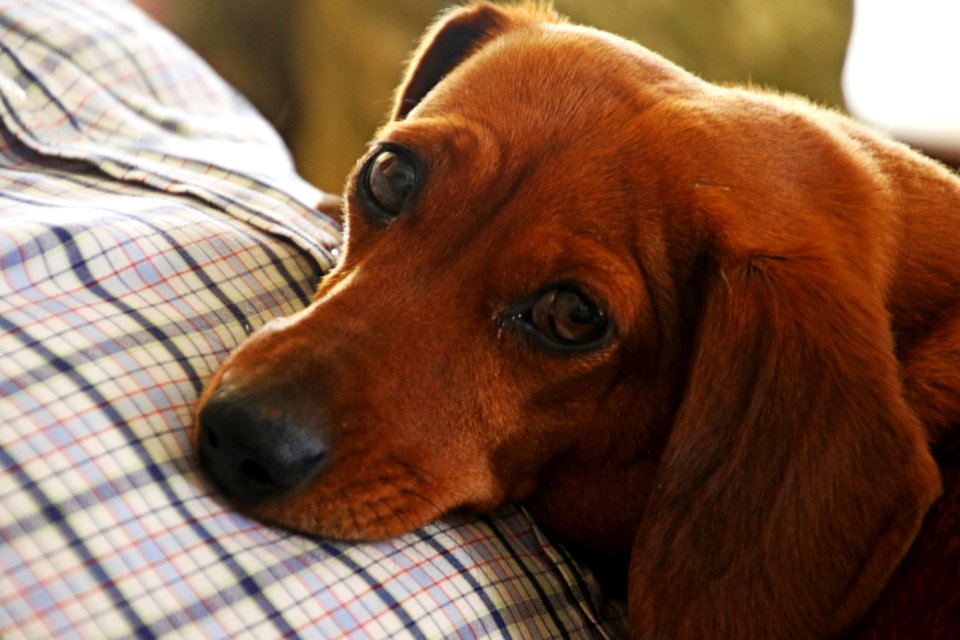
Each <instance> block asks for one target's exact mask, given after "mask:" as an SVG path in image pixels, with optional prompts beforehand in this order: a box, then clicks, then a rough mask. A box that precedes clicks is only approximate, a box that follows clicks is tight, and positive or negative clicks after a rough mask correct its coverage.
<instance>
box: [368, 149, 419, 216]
mask: <svg viewBox="0 0 960 640" xmlns="http://www.w3.org/2000/svg"><path fill="white" fill-rule="evenodd" d="M362 175H363V184H362V188H363V190H364V193H365V195H366V196H367V199H368V200H369V201H370V202H371V204H373V205H374V206H375V207H376V208H377V209H379V210H380V212H381V213H383V214H384V215H386V216H389V217H391V218H392V217H395V216H397V215H399V214H400V211H402V210H403V205H404V203H405V202H406V200H407V196H409V195H410V192H411V191H413V188H414V186H415V185H416V182H417V165H416V163H415V162H414V160H413V158H411V157H410V155H409V154H408V153H406V152H405V151H402V150H399V149H384V150H383V151H381V152H380V153H378V154H377V155H375V156H373V157H372V158H371V159H370V160H368V161H367V166H366V167H365V169H364V171H363V174H362Z"/></svg>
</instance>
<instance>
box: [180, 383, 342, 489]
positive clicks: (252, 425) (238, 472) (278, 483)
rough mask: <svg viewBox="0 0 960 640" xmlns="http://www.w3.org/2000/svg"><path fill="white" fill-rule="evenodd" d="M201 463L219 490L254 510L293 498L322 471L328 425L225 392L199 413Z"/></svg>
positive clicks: (235, 392) (222, 390)
mask: <svg viewBox="0 0 960 640" xmlns="http://www.w3.org/2000/svg"><path fill="white" fill-rule="evenodd" d="M198 418H199V426H200V433H199V437H198V439H197V440H198V444H199V452H198V453H199V461H200V466H201V469H202V470H203V472H204V473H205V474H206V475H207V477H208V478H210V479H211V480H212V481H213V483H214V484H215V485H217V486H218V487H219V488H220V489H222V490H223V491H224V492H225V493H227V494H228V495H230V496H232V497H234V498H236V499H237V500H238V501H240V502H243V503H246V504H249V505H255V504H257V503H260V502H262V501H264V500H267V499H270V498H275V497H279V496H282V495H284V494H287V493H290V492H292V491H293V490H295V489H296V488H297V487H300V486H302V485H303V484H305V483H306V482H308V481H309V480H310V479H311V478H313V477H314V476H315V475H316V474H317V473H319V471H320V470H321V469H322V468H323V463H324V462H325V461H326V459H327V457H328V454H329V451H328V446H327V442H326V438H325V437H324V435H323V425H322V424H316V425H304V424H303V423H301V422H299V421H298V420H296V419H294V418H293V417H291V416H290V415H289V414H288V413H286V412H284V411H281V410H277V409H276V408H275V406H273V405H271V404H267V403H264V404H263V405H261V404H259V403H258V402H256V401H255V400H254V399H253V398H251V397H250V396H245V395H242V394H240V393H239V392H237V391H236V390H235V389H231V388H228V387H226V388H225V387H221V388H219V389H218V390H217V391H215V392H214V393H213V394H212V395H211V397H210V398H209V399H208V401H207V403H206V404H205V405H204V407H203V408H202V409H201V410H200V415H199V416H198Z"/></svg>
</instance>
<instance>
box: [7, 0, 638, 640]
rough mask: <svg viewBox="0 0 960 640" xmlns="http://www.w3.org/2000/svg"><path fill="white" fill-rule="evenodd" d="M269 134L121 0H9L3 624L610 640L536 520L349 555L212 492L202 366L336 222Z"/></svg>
mask: <svg viewBox="0 0 960 640" xmlns="http://www.w3.org/2000/svg"><path fill="white" fill-rule="evenodd" d="M318 197H319V194H318V192H317V191H316V190H314V189H313V188H312V187H310V186H309V185H307V184H305V183H304V182H303V181H302V180H301V179H299V178H298V177H297V175H296V174H295V172H294V169H293V166H292V163H291V161H290V158H289V156H288V154H287V152H286V150H285V149H284V147H283V145H282V144H281V143H280V141H279V140H278V138H277V136H276V134H275V133H274V132H273V130H272V129H271V128H270V127H269V126H268V125H267V124H266V123H264V122H263V121H262V120H261V119H260V117H259V116H258V115H257V114H256V113H255V112H254V111H253V110H252V109H251V108H250V107H249V106H248V105H247V104H246V102H245V101H244V100H243V99H242V98H240V97H239V96H237V94H236V93H235V92H234V91H233V90H231V89H230V88H229V87H228V86H226V85H225V84H224V83H223V81H222V80H220V79H219V78H218V77H217V76H216V75H215V74H214V73H213V72H211V71H210V69H209V68H208V67H207V66H206V65H205V64H204V63H203V62H202V61H201V60H199V59H198V58H197V57H196V56H195V55H194V54H193V53H192V52H190V51H189V50H187V49H186V48H185V47H184V46H183V45H182V44H181V43H180V42H179V41H177V40H176V39H175V38H173V37H172V36H171V35H170V34H168V33H166V32H165V31H163V30H162V29H160V28H159V27H157V26H156V25H155V24H153V23H152V22H150V21H149V19H148V18H146V17H145V16H144V15H143V14H141V13H140V12H139V11H138V10H137V9H135V8H134V7H132V6H129V5H127V4H124V3H122V2H120V1H119V0H29V2H28V1H26V0H0V636H2V637H3V638H5V639H7V640H13V639H16V638H96V639H101V638H127V637H136V638H157V637H169V638H174V637H183V638H240V637H255V638H261V639H262V638H274V637H304V638H308V637H312V638H333V637H343V636H352V637H371V638H382V637H387V636H390V637H395V636H402V637H414V638H438V637H464V638H465V637H480V636H494V637H501V636H502V637H512V636H515V637H529V638H546V637H609V636H616V635H620V634H622V633H623V617H622V610H618V609H617V608H616V607H610V606H609V605H604V604H603V603H602V601H601V600H600V599H599V595H598V593H597V591H596V589H595V588H593V586H592V583H591V582H590V581H589V579H588V578H587V577H586V575H585V574H584V573H582V572H581V571H580V569H579V568H578V567H577V565H576V564H575V563H574V562H573V560H572V559H571V558H570V557H569V556H568V555H567V553H566V552H565V551H564V550H563V549H561V548H559V547H556V546H554V545H553V544H551V543H550V542H549V541H548V540H546V539H545V538H544V537H543V536H542V534H541V533H540V532H539V531H538V530H537V529H536V527H535V526H534V525H533V523H532V522H531V520H530V518H529V517H528V515H527V514H526V513H525V512H523V511H521V510H519V509H517V508H508V509H505V510H503V511H502V512H501V513H499V514H498V515H496V516H494V517H491V518H486V519H480V520H473V521H469V522H455V521H452V520H445V521H441V522H438V523H435V524H432V525H430V526H427V527H425V528H424V529H422V530H420V531H418V532H415V533H412V534H410V535H407V536H403V537H400V538H397V539H394V540H388V541H384V542H380V543H370V544H346V543H340V542H332V541H326V540H318V539H311V538H307V537H303V536H298V535H293V534H290V533H288V532H284V531H280V530H277V529H273V528H270V527H267V526H265V525H262V524H260V523H257V522H253V521H250V520H247V519H246V518H244V517H243V516H241V515H239V514H237V513H235V512H232V511H231V510H229V508H227V507H225V506H224V505H223V504H222V503H221V502H220V501H218V499H217V497H216V496H215V495H211V494H210V493H208V492H207V490H206V489H205V488H204V486H203V484H202V483H201V482H200V481H199V479H198V477H197V475H196V471H195V468H194V464H193V459H192V455H191V451H190V447H189V444H188V440H187V429H188V425H189V424H190V421H191V411H192V405H193V404H194V402H195V400H196V398H197V396H198V393H199V391H200V389H201V385H202V381H203V380H204V379H205V378H206V377H207V376H208V375H209V374H210V373H211V372H212V371H213V370H214V369H215V368H216V367H217V365H218V363H219V362H220V361H221V360H222V359H223V358H224V356H225V355H226V354H227V353H228V352H229V351H230V350H231V349H232V348H233V347H235V346H236V345H237V344H238V343H239V342H240V341H241V340H243V339H244V338H245V337H246V336H247V335H248V334H249V333H250V332H251V331H253V330H255V329H256V328H257V327H259V326H261V325H262V324H263V323H265V322H266V321H268V320H269V319H271V318H273V317H276V316H278V315H282V314H288V313H290V312H292V311H295V310H296V309H299V308H302V307H303V306H304V305H306V304H307V303H308V301H309V298H310V295H311V291H312V290H313V288H314V286H315V284H316V282H317V280H318V278H319V277H320V276H321V275H322V273H323V272H324V271H325V270H327V269H328V268H329V267H330V266H331V264H332V263H333V261H334V259H335V252H336V246H337V243H338V240H339V237H338V233H339V231H338V229H337V228H336V226H335V225H333V224H332V223H331V222H330V221H329V220H326V219H325V218H323V217H322V216H320V215H319V214H317V213H316V212H315V211H314V210H313V208H312V207H311V203H313V202H316V201H317V199H318Z"/></svg>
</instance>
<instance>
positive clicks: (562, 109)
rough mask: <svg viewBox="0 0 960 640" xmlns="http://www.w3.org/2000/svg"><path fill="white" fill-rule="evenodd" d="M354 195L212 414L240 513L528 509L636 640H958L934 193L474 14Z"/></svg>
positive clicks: (509, 19) (626, 67) (805, 120)
mask: <svg viewBox="0 0 960 640" xmlns="http://www.w3.org/2000/svg"><path fill="white" fill-rule="evenodd" d="M357 167H358V168H357V170H356V171H355V173H354V174H353V176H352V178H351V180H350V181H349V184H348V187H347V191H346V197H347V199H346V204H345V207H346V208H345V216H346V225H347V230H348V234H347V238H348V239H347V242H346V247H345V252H344V255H343V259H342V262H341V264H340V265H339V266H338V267H337V268H336V270H335V271H333V272H332V273H331V274H330V275H329V276H327V278H326V279H325V280H324V281H323V282H322V284H321V285H320V289H319V291H318V293H317V297H316V300H315V302H314V303H313V304H312V305H311V306H310V307H309V308H308V309H306V310H305V311H303V312H301V313H298V314H296V315H295V316H293V317H291V318H288V319H284V320H278V321H274V322H271V323H270V324H268V325H267V326H265V327H264V328H263V329H261V330H260V331H258V332H257V333H256V334H255V335H253V336H252V337H251V338H250V340H249V341H248V342H247V343H246V344H244V345H243V346H242V347H241V348H240V349H239V350H237V351H236V353H234V354H233V355H232V356H231V357H230V358H229V360H228V361H227V363H226V364H225V365H224V366H223V368H222V369H221V370H220V371H219V372H218V373H217V374H216V376H215V377H214V378H213V380H212V382H211V383H210V385H209V387H208V388H207V390H206V392H205V394H204V396H203V399H202V402H201V409H200V410H199V414H198V415H199V419H198V427H197V431H196V435H195V438H196V443H197V446H198V449H199V456H200V461H201V464H202V466H203V468H204V470H205V472H206V473H207V474H208V476H209V478H210V479H211V480H212V481H213V482H214V483H215V484H216V485H217V486H219V487H220V488H221V489H222V490H223V491H225V492H226V493H227V494H228V495H229V496H231V497H232V499H234V500H235V501H236V502H238V503H240V504H243V505H245V506H246V508H247V509H248V510H249V512H250V513H252V514H254V515H256V516H258V517H261V518H263V519H265V520H268V521H271V522H275V523H279V524H282V525H285V526H288V527H291V528H293V529H297V530H300V531H305V532H310V533H314V534H317V535H322V536H334V537H339V538H349V539H363V538H380V537H384V536H392V535H395V534H399V533H401V532H405V531H408V530H411V529H414V528H416V527H418V526H420V525H422V524H424V523H426V522H428V521H430V520H431V519H434V518H436V517H438V516H440V515H442V514H444V513H446V512H450V511H453V510H466V511H471V512H485V511H488V510H490V509H493V508H494V507H496V506H498V505H501V504H503V503H504V502H507V501H521V502H523V503H524V504H525V505H527V506H528V507H529V509H530V510H531V512H532V513H533V514H534V516H535V517H536V518H537V519H538V521H539V522H540V523H541V524H542V526H543V527H545V528H546V529H547V530H549V531H551V532H553V533H554V534H555V535H556V536H558V537H559V538H560V539H562V540H564V541H566V542H568V543H569V544H571V545H572V546H573V547H574V548H576V549H579V550H581V551H583V552H584V553H587V554H590V555H591V557H594V558H603V559H605V560H606V561H607V562H614V561H616V560H617V559H618V558H619V559H620V562H622V567H624V569H626V568H627V567H628V576H627V579H628V593H627V604H628V611H629V623H630V629H631V633H632V635H633V636H634V637H636V638H669V639H674V638H763V639H773V638H819V637H834V636H837V635H859V636H866V637H911V638H912V637H924V638H930V637H948V636H952V637H957V636H956V635H955V634H957V633H960V481H958V474H960V453H958V447H957V441H958V439H960V438H958V435H957V434H958V429H957V424H958V421H960V179H958V178H957V176H956V175H953V174H951V173H950V172H949V171H948V170H946V169H945V168H944V167H942V166H940V165H938V164H936V163H935V162H933V161H930V160H927V159H925V158H924V157H921V156H920V155H919V154H917V153H914V152H912V151H911V150H909V149H907V148H906V147H904V146H902V145H900V144H898V143H895V142H892V141H890V140H887V139H885V138H884V137H882V136H881V135H878V134H877V133H875V132H873V131H871V130H869V129H868V128H866V127H864V126H861V125H859V124H857V123H855V122H853V121H851V120H849V119H847V118H845V117H843V116H841V115H839V114H837V113H833V112H829V111H825V110H821V109H818V108H816V107H813V106H811V105H810V104H808V103H806V102H804V101H802V100H800V99H795V98H786V97H782V96H778V95H771V94H769V93H762V92H756V91H752V90H747V89H741V88H729V87H718V86H715V85H712V84H708V83H706V82H704V81H702V80H700V79H699V78H697V77H695V76H693V75H691V74H690V73H687V72H685V71H684V70H682V69H680V68H678V67H676V66H674V65H673V64H671V63H670V62H668V61H666V60H664V59H663V58H660V57H659V56H657V55H655V54H653V53H651V52H650V51H648V50H646V49H644V48H642V47H640V46H638V45H636V44H633V43H631V42H627V41H624V40H622V39H619V38H617V37H615V36H612V35H609V34H606V33H602V32H599V31H596V30H592V29H588V28H584V27H579V26H572V25H570V24H567V23H565V22H564V21H563V20H562V19H560V18H558V17H557V16H555V15H554V14H553V13H552V12H551V11H550V10H548V9H545V8H543V7H539V6H537V7H534V6H522V7H509V8H504V7H499V8H498V7H495V6H490V5H486V4H478V5H472V6H470V7H467V8H463V9H457V10H453V11H451V12H448V13H446V14H445V15H444V16H443V17H442V18H441V20H440V21H439V22H438V23H437V24H436V26H434V27H433V29H431V30H430V31H429V32H428V33H427V35H426V36H425V38H424V40H423V44H422V46H421V47H420V49H419V51H418V52H417V54H416V55H415V57H414V59H413V62H412V63H411V65H410V68H409V70H408V72H407V75H406V79H405V80H404V82H403V84H402V86H401V87H400V89H399V92H398V97H397V99H396V106H395V109H394V112H393V115H392V118H391V120H390V122H389V123H388V124H387V125H386V126H385V127H384V128H383V130H382V131H380V133H379V136H378V137H377V139H376V141H375V142H374V143H373V145H372V146H371V148H370V152H369V153H368V154H367V155H366V157H365V158H363V159H361V161H360V162H359V163H358V165H357ZM628 556H629V559H628ZM898 634H899V635H898Z"/></svg>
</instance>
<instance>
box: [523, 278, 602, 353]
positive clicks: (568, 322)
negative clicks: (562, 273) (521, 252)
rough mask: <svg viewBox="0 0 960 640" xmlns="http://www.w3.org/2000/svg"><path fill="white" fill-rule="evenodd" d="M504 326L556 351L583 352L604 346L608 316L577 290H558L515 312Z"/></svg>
mask: <svg viewBox="0 0 960 640" xmlns="http://www.w3.org/2000/svg"><path fill="white" fill-rule="evenodd" d="M506 322H507V323H508V324H510V325H512V326H513V327H515V328H517V329H519V330H520V331H521V332H522V333H524V334H526V335H527V336H529V337H531V338H533V339H535V340H536V342H538V343H540V344H542V345H544V346H546V347H548V348H550V349H552V350H557V351H563V352H570V351H585V350H590V349H594V348H597V347H599V346H601V345H603V344H605V343H606V339H607V337H608V336H609V335H610V332H611V327H610V322H609V320H608V319H607V314H606V313H605V312H604V310H603V309H602V308H601V307H600V306H599V305H598V304H597V303H595V302H594V301H593V300H591V299H590V298H589V297H588V296H587V295H586V294H585V293H583V292H582V291H580V290H579V289H578V288H575V287H572V286H561V287H557V288H555V289H550V290H548V291H545V292H543V293H541V294H539V295H538V296H537V297H536V298H535V299H533V300H529V301H527V302H526V303H524V304H522V305H521V306H520V307H519V308H517V309H515V310H514V311H513V312H512V313H511V314H510V315H508V316H507V318H506Z"/></svg>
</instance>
